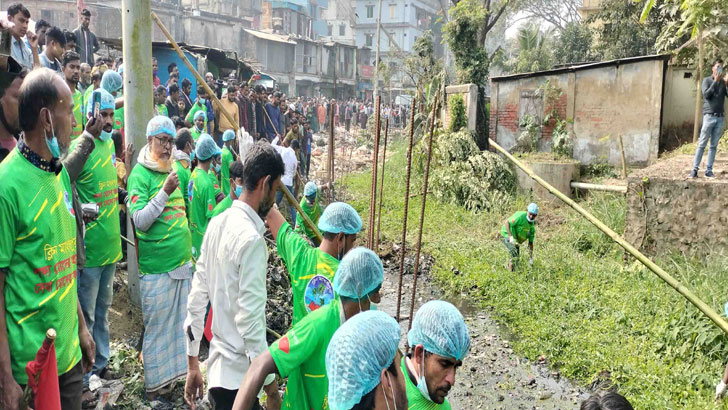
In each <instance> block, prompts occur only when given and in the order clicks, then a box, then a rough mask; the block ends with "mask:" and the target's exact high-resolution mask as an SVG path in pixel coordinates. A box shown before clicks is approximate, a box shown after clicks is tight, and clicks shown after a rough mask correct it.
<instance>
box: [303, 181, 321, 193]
mask: <svg viewBox="0 0 728 410" xmlns="http://www.w3.org/2000/svg"><path fill="white" fill-rule="evenodd" d="M316 192H318V187H317V186H316V183H315V182H313V181H308V182H307V183H306V186H305V187H304V188H303V195H304V196H313V195H316Z"/></svg>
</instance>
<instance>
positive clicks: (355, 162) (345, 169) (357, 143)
mask: <svg viewBox="0 0 728 410" xmlns="http://www.w3.org/2000/svg"><path fill="white" fill-rule="evenodd" d="M357 135H358V131H355V130H354V129H352V131H351V132H347V131H346V129H345V128H343V127H339V128H337V129H336V134H335V136H334V148H335V151H336V152H335V153H334V176H335V177H336V175H339V176H340V175H342V174H345V173H349V172H356V171H361V170H362V169H364V168H366V166H367V165H369V164H371V162H372V141H371V140H361V139H360V138H358V137H357ZM328 158H329V136H328V135H326V134H314V136H313V144H312V148H311V171H312V175H313V178H315V179H318V180H325V179H326V178H327V175H328V163H329V159H328Z"/></svg>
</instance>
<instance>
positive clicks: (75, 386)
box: [20, 360, 235, 410]
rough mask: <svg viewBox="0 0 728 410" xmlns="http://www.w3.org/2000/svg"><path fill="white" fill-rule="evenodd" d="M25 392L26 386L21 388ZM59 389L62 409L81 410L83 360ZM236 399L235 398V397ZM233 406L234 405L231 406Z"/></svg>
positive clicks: (60, 381) (64, 377) (62, 379)
mask: <svg viewBox="0 0 728 410" xmlns="http://www.w3.org/2000/svg"><path fill="white" fill-rule="evenodd" d="M20 388H21V389H23V390H25V385H21V386H20ZM58 389H59V391H60V393H61V409H63V410H81V395H82V394H83V360H79V362H78V364H76V365H75V366H73V368H72V369H71V370H69V371H67V372H66V373H63V374H62V375H60V376H58ZM233 399H235V396H233ZM231 405H232V404H231Z"/></svg>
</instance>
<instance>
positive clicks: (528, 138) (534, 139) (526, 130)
mask: <svg viewBox="0 0 728 410" xmlns="http://www.w3.org/2000/svg"><path fill="white" fill-rule="evenodd" d="M518 127H519V128H522V129H523V131H521V134H519V135H518V137H517V138H516V146H515V147H514V148H513V149H514V151H516V152H522V153H527V152H534V151H538V142H539V141H540V140H541V121H539V120H538V117H536V116H534V115H531V114H526V115H524V116H522V117H521V118H519V119H518Z"/></svg>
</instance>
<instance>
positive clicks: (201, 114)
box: [193, 111, 207, 121]
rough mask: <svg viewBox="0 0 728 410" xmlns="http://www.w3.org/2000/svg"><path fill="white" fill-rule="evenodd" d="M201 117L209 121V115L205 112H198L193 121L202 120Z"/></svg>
mask: <svg viewBox="0 0 728 410" xmlns="http://www.w3.org/2000/svg"><path fill="white" fill-rule="evenodd" d="M200 117H202V118H204V119H205V121H207V113H206V112H204V111H197V112H196V113H195V116H194V118H193V121H197V119H198V118H200Z"/></svg>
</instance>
